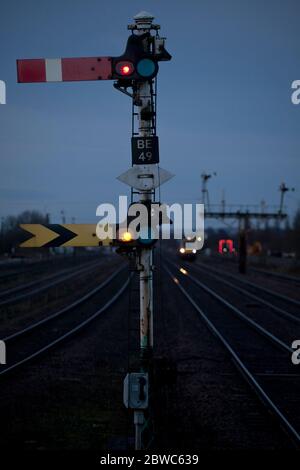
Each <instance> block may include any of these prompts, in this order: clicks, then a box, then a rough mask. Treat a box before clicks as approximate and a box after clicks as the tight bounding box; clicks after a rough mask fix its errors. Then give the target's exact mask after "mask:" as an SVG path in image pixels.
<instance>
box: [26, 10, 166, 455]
mask: <svg viewBox="0 0 300 470" xmlns="http://www.w3.org/2000/svg"><path fill="white" fill-rule="evenodd" d="M153 19H154V17H153V16H152V15H150V14H149V13H146V12H141V13H139V14H138V15H136V16H135V17H134V21H135V22H134V24H132V25H129V26H128V29H129V30H131V35H130V36H129V38H128V40H127V44H126V48H125V51H124V53H123V54H122V55H121V56H118V57H110V56H97V57H81V58H58V59H44V58H43V59H21V60H17V75H18V82H19V83H33V82H68V81H90V80H99V81H102V80H115V83H114V87H115V88H116V89H118V90H120V91H122V92H123V93H124V94H125V95H128V96H130V97H131V98H132V100H133V109H134V107H135V108H136V109H137V113H136V114H137V117H138V132H137V133H136V135H133V136H132V149H133V153H132V162H133V166H132V168H131V169H130V170H128V171H127V172H125V173H124V174H122V175H120V176H119V177H118V179H119V180H120V181H123V182H124V183H125V184H128V185H129V186H130V187H131V188H132V189H131V190H132V194H134V193H135V194H138V195H139V198H140V201H139V202H140V203H142V204H144V205H145V206H146V207H147V208H148V211H149V205H150V203H151V201H152V199H153V194H154V193H155V191H154V190H155V188H157V187H158V186H160V185H161V184H163V183H164V182H165V181H167V180H168V179H170V178H171V177H172V176H173V175H171V174H170V173H169V172H167V171H166V170H163V169H160V168H159V167H158V162H159V153H158V138H157V136H156V110H155V103H154V102H155V100H154V94H155V93H154V91H153V83H154V79H155V77H156V75H157V73H158V62H160V61H166V60H170V59H171V56H170V54H168V52H167V51H166V50H165V47H164V42H165V40H164V38H161V37H160V36H159V34H158V30H159V29H160V26H159V25H154V24H153ZM152 31H154V32H155V34H154V35H153V34H151V33H152ZM128 89H132V93H130V92H129V91H128ZM134 190H137V191H134ZM23 229H24V230H26V231H27V232H28V233H29V234H30V238H28V239H27V240H26V241H25V242H24V243H23V246H24V247H41V246H103V245H113V246H118V247H119V250H120V252H122V253H128V254H129V255H130V257H131V258H132V256H134V257H135V264H136V269H137V270H138V271H139V273H140V274H139V275H140V351H141V371H140V372H138V373H130V374H127V376H126V379H125V381H124V403H125V406H127V407H128V408H132V409H134V415H135V416H134V422H135V429H136V438H135V448H136V449H137V450H138V449H141V448H142V428H143V426H144V410H145V409H147V407H148V382H149V379H148V359H149V356H150V355H151V350H152V347H153V285H152V264H153V256H152V246H153V242H154V240H151V233H150V226H149V218H148V225H147V226H145V227H142V229H143V230H144V231H143V230H141V231H140V234H139V235H140V237H139V239H138V240H137V241H136V242H135V241H134V240H132V238H131V236H130V233H128V232H125V233H124V234H123V235H122V237H121V238H120V236H118V237H116V239H112V240H110V239H108V238H105V239H103V240H102V239H101V240H99V239H98V238H97V237H96V234H95V227H94V226H93V225H89V224H87V225H83V224H79V225H76V224H70V225H67V224H65V223H64V221H63V224H61V225H57V224H54V225H49V224H48V225H45V226H44V225H41V224H38V225H30V224H27V225H26V224H25V225H24V226H23Z"/></svg>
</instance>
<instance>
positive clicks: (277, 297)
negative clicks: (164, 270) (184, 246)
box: [193, 263, 300, 318]
mask: <svg viewBox="0 0 300 470" xmlns="http://www.w3.org/2000/svg"><path fill="white" fill-rule="evenodd" d="M194 268H195V269H196V270H199V271H202V272H206V273H209V275H214V276H215V278H216V276H219V278H220V280H221V279H222V282H224V281H225V278H226V279H227V282H228V279H230V280H232V281H234V283H235V286H236V287H237V288H244V289H246V290H247V292H249V293H250V294H251V293H252V295H253V298H254V297H255V295H256V294H257V293H258V294H259V296H257V295H256V297H257V298H259V299H260V301H261V302H262V301H263V300H264V301H265V304H267V303H268V304H270V305H271V304H273V307H274V310H275V309H276V308H277V310H278V312H279V310H282V312H284V311H285V312H286V313H289V314H290V315H291V316H294V317H295V318H300V301H299V300H296V299H294V298H292V297H288V296H287V295H284V294H281V293H279V292H276V291H275V290H273V289H269V288H266V287H263V286H261V285H258V284H257V283H256V282H252V281H249V280H246V279H244V278H241V277H240V276H237V275H235V274H232V273H229V272H227V271H225V270H222V271H221V270H220V269H216V268H212V267H211V266H208V265H206V264H204V263H197V264H196V265H194V266H193V269H194ZM274 301H276V306H275V305H274ZM287 310H289V312H287ZM287 316H288V315H287Z"/></svg>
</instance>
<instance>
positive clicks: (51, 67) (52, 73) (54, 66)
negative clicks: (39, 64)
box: [45, 59, 62, 82]
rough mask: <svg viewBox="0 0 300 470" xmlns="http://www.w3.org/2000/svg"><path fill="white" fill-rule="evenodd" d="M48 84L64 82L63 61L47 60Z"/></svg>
mask: <svg viewBox="0 0 300 470" xmlns="http://www.w3.org/2000/svg"><path fill="white" fill-rule="evenodd" d="M45 65H46V82H62V68H61V59H45Z"/></svg>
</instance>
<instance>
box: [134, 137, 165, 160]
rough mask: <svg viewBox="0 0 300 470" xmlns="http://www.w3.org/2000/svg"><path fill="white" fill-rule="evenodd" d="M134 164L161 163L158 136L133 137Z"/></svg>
mask: <svg viewBox="0 0 300 470" xmlns="http://www.w3.org/2000/svg"><path fill="white" fill-rule="evenodd" d="M131 150H132V164H133V165H151V164H152V163H159V150H158V137H157V136H151V137H132V138H131Z"/></svg>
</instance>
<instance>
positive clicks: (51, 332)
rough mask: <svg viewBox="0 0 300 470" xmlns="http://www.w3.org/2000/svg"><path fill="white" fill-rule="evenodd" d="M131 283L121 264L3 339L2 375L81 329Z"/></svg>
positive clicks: (104, 309)
mask: <svg viewBox="0 0 300 470" xmlns="http://www.w3.org/2000/svg"><path fill="white" fill-rule="evenodd" d="M128 284H129V279H128V272H127V269H126V267H125V266H122V267H121V268H119V269H118V270H117V271H116V272H114V273H113V274H112V275H110V276H109V277H108V278H107V279H106V280H105V281H104V282H102V283H101V284H100V285H99V286H97V287H96V288H93V289H92V290H90V291H89V292H88V293H86V294H85V295H83V296H81V297H80V298H78V299H77V300H76V301H73V302H72V303H70V304H69V305H67V306H65V307H63V308H61V309H59V310H57V311H56V312H54V313H52V314H51V315H49V316H47V317H45V318H43V319H42V320H39V321H36V322H33V323H31V324H29V325H27V326H26V327H25V328H23V329H21V330H19V331H17V332H15V333H12V334H10V335H7V336H6V337H4V338H2V340H4V341H5V344H6V347H7V356H8V364H7V366H4V367H1V371H0V377H3V376H4V375H7V374H8V373H10V372H12V371H15V370H16V369H19V368H20V367H21V366H23V365H24V364H26V363H28V362H29V361H31V360H33V359H35V358H37V357H38V356H40V355H41V354H43V353H45V352H46V351H48V350H50V349H52V348H53V347H55V346H57V345H58V344H62V343H63V342H65V341H66V340H68V339H69V338H70V337H71V336H72V335H74V334H75V333H78V332H79V331H81V330H82V329H83V328H84V327H86V326H87V325H88V324H90V323H91V322H92V321H93V320H95V319H96V318H98V317H99V316H100V315H101V314H102V313H104V312H105V311H107V310H108V309H109V308H110V307H111V306H112V305H113V303H114V302H115V301H116V300H117V299H118V298H119V297H120V296H121V295H122V293H123V292H124V291H125V289H126V288H127V287H128ZM119 285H121V288H119V287H118V286H119ZM99 294H101V297H100V298H99ZM99 304H100V307H99ZM95 305H97V308H96V307H95ZM90 310H92V311H91V313H89V311H90ZM87 311H88V312H87Z"/></svg>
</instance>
